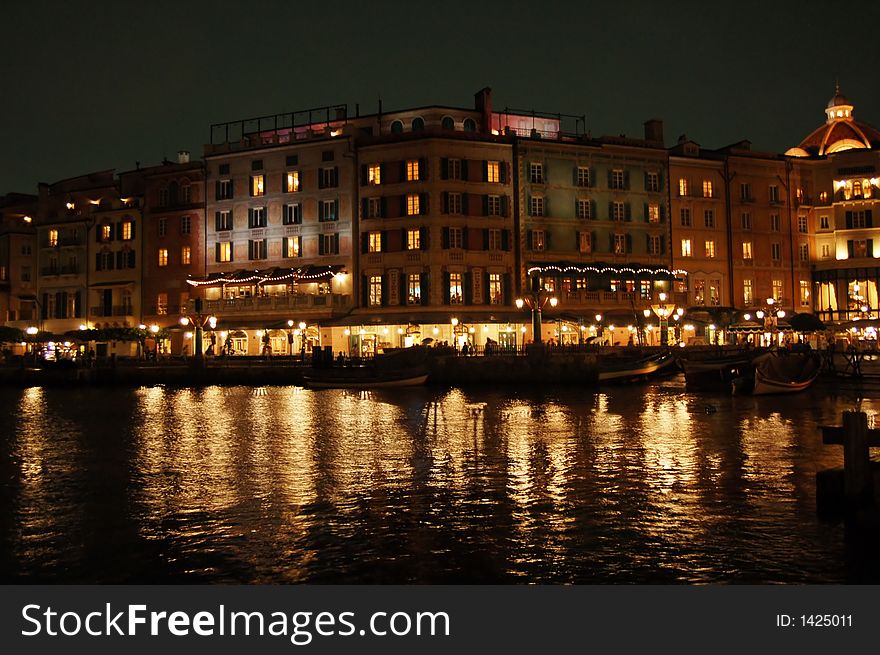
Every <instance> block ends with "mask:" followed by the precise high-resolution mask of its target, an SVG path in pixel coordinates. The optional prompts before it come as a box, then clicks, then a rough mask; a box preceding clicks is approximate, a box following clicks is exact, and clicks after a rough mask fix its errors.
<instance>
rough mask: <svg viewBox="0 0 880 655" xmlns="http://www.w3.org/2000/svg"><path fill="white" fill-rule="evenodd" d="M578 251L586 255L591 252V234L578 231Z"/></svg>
mask: <svg viewBox="0 0 880 655" xmlns="http://www.w3.org/2000/svg"><path fill="white" fill-rule="evenodd" d="M578 251H579V252H580V253H581V254H582V255H588V254H590V253H591V252H593V235H592V234H590V233H589V232H579V233H578Z"/></svg>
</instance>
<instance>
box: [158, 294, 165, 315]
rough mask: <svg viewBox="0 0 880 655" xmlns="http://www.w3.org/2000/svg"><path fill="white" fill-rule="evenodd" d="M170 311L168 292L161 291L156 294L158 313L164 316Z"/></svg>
mask: <svg viewBox="0 0 880 655" xmlns="http://www.w3.org/2000/svg"><path fill="white" fill-rule="evenodd" d="M167 313H168V294H167V293H160V294H158V295H157V296H156V314H157V315H158V316H164V315H166V314H167Z"/></svg>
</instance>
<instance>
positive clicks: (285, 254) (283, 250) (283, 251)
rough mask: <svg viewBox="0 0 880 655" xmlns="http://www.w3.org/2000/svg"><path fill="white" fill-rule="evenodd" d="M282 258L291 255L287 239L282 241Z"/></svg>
mask: <svg viewBox="0 0 880 655" xmlns="http://www.w3.org/2000/svg"><path fill="white" fill-rule="evenodd" d="M281 256H282V257H290V255H289V254H288V253H287V239H286V238H283V239H281Z"/></svg>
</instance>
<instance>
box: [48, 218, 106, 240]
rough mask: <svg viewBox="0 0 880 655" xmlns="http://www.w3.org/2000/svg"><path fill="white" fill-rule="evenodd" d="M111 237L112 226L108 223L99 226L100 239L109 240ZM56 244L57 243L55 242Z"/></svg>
mask: <svg viewBox="0 0 880 655" xmlns="http://www.w3.org/2000/svg"><path fill="white" fill-rule="evenodd" d="M112 239H113V226H112V225H110V224H109V223H107V224H105V225H102V226H101V241H110V240H112ZM56 245H57V244H56Z"/></svg>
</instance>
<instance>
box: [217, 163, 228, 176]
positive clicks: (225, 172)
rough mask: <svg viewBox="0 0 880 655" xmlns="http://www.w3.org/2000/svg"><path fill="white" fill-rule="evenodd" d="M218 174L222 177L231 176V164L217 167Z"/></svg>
mask: <svg viewBox="0 0 880 655" xmlns="http://www.w3.org/2000/svg"><path fill="white" fill-rule="evenodd" d="M217 172H218V174H220V175H229V164H220V166H218V167H217Z"/></svg>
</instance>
